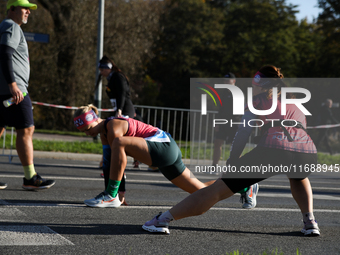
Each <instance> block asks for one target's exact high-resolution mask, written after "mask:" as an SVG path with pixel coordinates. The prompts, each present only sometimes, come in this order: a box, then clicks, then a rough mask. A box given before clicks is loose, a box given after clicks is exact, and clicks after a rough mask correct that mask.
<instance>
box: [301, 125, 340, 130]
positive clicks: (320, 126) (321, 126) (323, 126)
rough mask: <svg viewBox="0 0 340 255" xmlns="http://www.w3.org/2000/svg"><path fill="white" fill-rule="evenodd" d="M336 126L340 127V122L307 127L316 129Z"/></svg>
mask: <svg viewBox="0 0 340 255" xmlns="http://www.w3.org/2000/svg"><path fill="white" fill-rule="evenodd" d="M334 127H340V124H330V125H319V126H315V127H307V129H314V128H334Z"/></svg>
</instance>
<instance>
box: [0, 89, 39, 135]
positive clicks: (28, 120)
mask: <svg viewBox="0 0 340 255" xmlns="http://www.w3.org/2000/svg"><path fill="white" fill-rule="evenodd" d="M10 97H12V95H0V127H5V126H8V127H15V129H24V128H29V127H32V126H34V120H33V111H32V102H31V98H30V97H29V95H28V94H27V95H26V96H25V97H24V100H23V101H22V102H20V103H19V104H18V105H16V104H12V105H11V106H9V107H5V106H4V104H3V103H2V102H3V101H4V100H6V99H8V98H10Z"/></svg>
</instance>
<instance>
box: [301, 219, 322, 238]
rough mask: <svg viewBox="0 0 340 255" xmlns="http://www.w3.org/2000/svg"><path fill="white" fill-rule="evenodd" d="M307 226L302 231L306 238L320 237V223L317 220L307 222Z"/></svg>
mask: <svg viewBox="0 0 340 255" xmlns="http://www.w3.org/2000/svg"><path fill="white" fill-rule="evenodd" d="M304 224H305V226H304V228H303V229H302V230H301V232H302V233H304V234H305V236H319V235H320V229H319V226H318V223H317V222H316V220H310V221H307V222H304Z"/></svg>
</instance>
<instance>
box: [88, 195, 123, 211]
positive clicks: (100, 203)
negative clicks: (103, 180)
mask: <svg viewBox="0 0 340 255" xmlns="http://www.w3.org/2000/svg"><path fill="white" fill-rule="evenodd" d="M84 203H85V204H86V205H87V206H90V207H114V208H117V207H119V206H120V205H121V203H120V200H119V197H118V194H117V196H116V197H115V198H113V197H112V196H111V195H109V194H108V193H107V192H106V191H104V192H102V193H100V194H99V195H98V196H96V197H95V198H92V199H87V200H85V201H84Z"/></svg>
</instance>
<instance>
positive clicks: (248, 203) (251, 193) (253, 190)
mask: <svg viewBox="0 0 340 255" xmlns="http://www.w3.org/2000/svg"><path fill="white" fill-rule="evenodd" d="M258 192H259V185H258V184H257V183H255V184H254V185H251V186H250V188H249V190H248V191H247V192H245V193H243V194H241V203H243V202H244V203H243V205H242V208H244V209H253V208H255V206H256V196H257V193H258Z"/></svg>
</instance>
